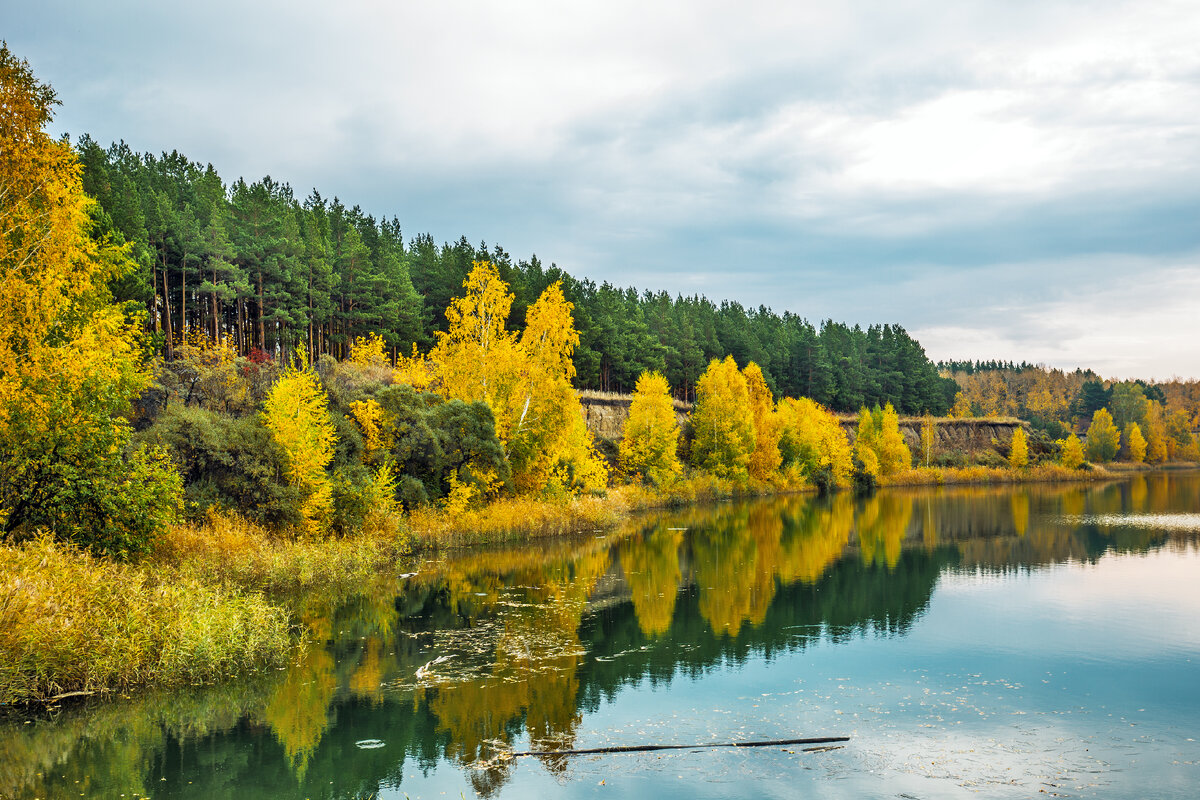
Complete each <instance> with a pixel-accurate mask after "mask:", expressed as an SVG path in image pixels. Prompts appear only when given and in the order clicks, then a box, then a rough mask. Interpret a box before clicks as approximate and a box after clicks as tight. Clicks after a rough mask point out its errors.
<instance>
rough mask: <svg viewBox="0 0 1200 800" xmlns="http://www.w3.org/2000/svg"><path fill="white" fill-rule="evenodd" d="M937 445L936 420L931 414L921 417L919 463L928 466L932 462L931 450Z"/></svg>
mask: <svg viewBox="0 0 1200 800" xmlns="http://www.w3.org/2000/svg"><path fill="white" fill-rule="evenodd" d="M936 446H937V420H936V419H934V417H933V414H926V415H925V416H923V417H921V463H922V464H924V465H925V466H927V467H928V466H930V465H931V464H932V463H933V451H934V448H935V447H936Z"/></svg>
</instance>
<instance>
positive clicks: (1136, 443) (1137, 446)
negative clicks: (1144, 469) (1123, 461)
mask: <svg viewBox="0 0 1200 800" xmlns="http://www.w3.org/2000/svg"><path fill="white" fill-rule="evenodd" d="M1125 444H1126V445H1127V446H1128V447H1129V460H1130V461H1132V462H1133V463H1135V464H1140V463H1142V462H1143V461H1145V460H1146V438H1145V437H1144V436H1142V428H1141V426H1140V425H1138V424H1137V423H1136V422H1130V423H1129V424H1128V425H1126V426H1125Z"/></svg>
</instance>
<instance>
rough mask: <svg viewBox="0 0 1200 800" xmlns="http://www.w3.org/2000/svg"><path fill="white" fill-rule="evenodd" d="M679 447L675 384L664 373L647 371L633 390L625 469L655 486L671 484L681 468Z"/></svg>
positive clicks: (623, 461)
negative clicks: (670, 382) (668, 382)
mask: <svg viewBox="0 0 1200 800" xmlns="http://www.w3.org/2000/svg"><path fill="white" fill-rule="evenodd" d="M678 447H679V422H678V420H676V418H675V404H674V403H673V402H672V401H671V387H670V386H669V385H668V384H667V379H666V378H664V377H663V376H662V374H660V373H658V372H643V373H642V374H641V375H639V376H638V380H637V386H636V387H635V388H634V391H633V401H632V402H631V403H630V404H629V419H627V420H626V421H625V432H624V435H623V436H622V437H621V444H620V446H619V449H618V455H619V458H620V464H621V471H622V472H624V473H625V474H626V475H627V476H629V477H630V478H632V479H636V478H638V477H640V478H641V479H643V480H645V481H647V482H648V483H650V484H651V485H653V486H662V485H664V484H668V483H670V482H671V481H672V480H674V479H675V478H676V476H678V475H679V473H680V471H681V467H680V465H679V457H678V455H677V452H676V451H677V449H678Z"/></svg>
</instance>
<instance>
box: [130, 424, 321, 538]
mask: <svg viewBox="0 0 1200 800" xmlns="http://www.w3.org/2000/svg"><path fill="white" fill-rule="evenodd" d="M134 438H135V439H136V440H138V441H141V442H145V443H150V444H155V445H161V446H163V447H165V448H166V449H167V450H168V452H169V453H170V455H171V459H172V461H173V462H174V464H175V466H176V468H177V469H178V470H179V474H180V475H181V476H182V478H183V491H184V499H185V500H186V501H187V503H188V509H189V511H191V512H193V513H200V512H203V511H205V510H206V509H208V508H209V507H210V506H214V505H215V506H218V507H220V508H223V509H226V510H231V511H236V512H237V513H239V514H241V515H243V516H245V517H247V518H248V519H251V520H253V521H255V522H258V523H261V524H267V525H273V526H277V527H290V526H293V525H298V524H299V523H300V504H301V500H302V498H301V496H300V492H299V490H298V489H296V488H295V487H294V486H289V485H288V484H287V481H286V479H285V478H284V475H285V472H284V464H285V456H284V453H283V451H282V450H280V448H279V446H278V445H277V444H276V443H275V441H274V440H273V439H272V438H271V433H270V431H268V430H267V429H266V427H265V426H264V425H263V424H262V421H261V420H260V418H259V417H258V415H253V416H249V417H241V418H234V417H229V416H226V415H224V414H220V413H217V412H215V411H207V410H205V409H202V408H196V407H186V406H182V405H179V404H175V403H172V404H171V405H169V406H168V407H167V410H166V411H164V412H163V413H162V414H161V415H160V416H159V418H158V419H157V420H155V422H154V424H153V425H152V426H150V427H149V428H147V429H146V430H145V431H142V432H141V433H138V434H136V435H135V437H134Z"/></svg>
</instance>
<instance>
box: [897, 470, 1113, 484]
mask: <svg viewBox="0 0 1200 800" xmlns="http://www.w3.org/2000/svg"><path fill="white" fill-rule="evenodd" d="M1112 477H1114V475H1113V473H1112V472H1110V471H1109V470H1107V469H1105V468H1104V467H1098V466H1093V467H1091V468H1090V469H1086V470H1081V469H1068V468H1066V467H1062V466H1059V465H1058V464H1039V465H1037V466H1035V467H1029V468H1027V469H1012V468H1010V467H982V466H973V467H915V468H913V469H910V470H905V471H904V472H900V473H897V474H895V475H889V476H887V477H884V478H880V479H879V486H880V487H884V488H886V487H889V486H972V485H974V486H987V485H997V484H1020V483H1070V482H1076V483H1077V482H1086V481H1102V480H1108V479H1110V478H1112Z"/></svg>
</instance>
